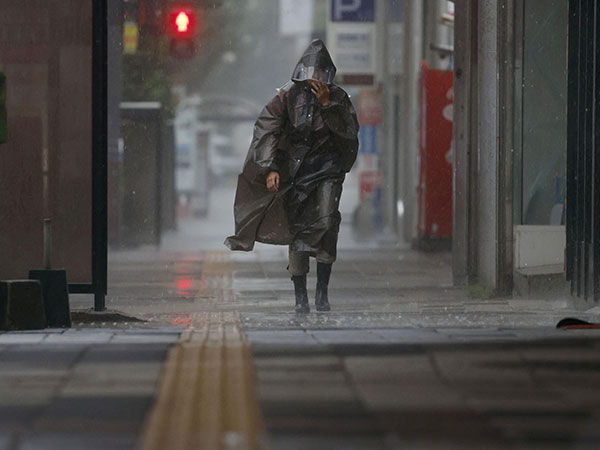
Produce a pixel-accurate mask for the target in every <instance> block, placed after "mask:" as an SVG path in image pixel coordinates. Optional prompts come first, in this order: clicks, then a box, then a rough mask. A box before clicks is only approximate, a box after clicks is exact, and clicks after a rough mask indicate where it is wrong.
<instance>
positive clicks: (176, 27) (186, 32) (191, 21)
mask: <svg viewBox="0 0 600 450" xmlns="http://www.w3.org/2000/svg"><path fill="white" fill-rule="evenodd" d="M168 28H169V33H170V34H171V35H172V36H173V37H175V38H177V37H179V38H185V37H192V36H193V35H194V34H195V31H196V13H195V12H194V10H193V9H192V8H191V7H179V8H174V9H172V10H171V11H170V13H169V15H168Z"/></svg>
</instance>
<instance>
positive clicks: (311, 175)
mask: <svg viewBox="0 0 600 450" xmlns="http://www.w3.org/2000/svg"><path fill="white" fill-rule="evenodd" d="M335 71H336V68H335V66H334V64H333V61H332V60H331V57H330V56H329V52H328V51H327V48H326V47H325V45H324V44H323V42H322V41H320V40H318V39H317V40H314V41H313V42H312V43H311V44H310V45H309V47H308V48H307V50H306V51H305V52H304V54H303V55H302V57H301V58H300V61H299V62H298V64H297V65H296V68H295V69H294V72H293V75H292V81H289V82H288V83H286V84H285V85H284V86H282V87H281V88H280V89H278V91H277V93H276V95H275V97H274V98H273V99H272V100H271V101H270V102H269V103H268V104H267V105H266V106H265V107H264V108H263V110H262V112H261V114H260V116H259V117H258V119H257V121H256V123H255V125H254V135H253V139H252V143H251V145H250V149H249V151H248V155H247V157H246V161H245V163H244V167H243V170H242V173H241V174H240V176H239V177H238V186H237V191H236V198H235V205H234V215H235V235H234V236H230V237H228V238H227V239H226V240H225V245H227V247H229V248H230V249H231V250H244V251H250V250H252V249H253V247H254V242H255V241H258V242H264V243H267V244H280V245H289V246H290V250H293V251H307V252H310V253H311V254H312V255H315V254H317V253H322V252H326V253H327V254H328V255H330V257H331V259H333V260H334V259H335V255H336V246H337V235H338V230H339V224H340V213H339V211H338V205H339V201H340V197H341V193H342V183H343V181H344V176H345V174H346V172H348V171H349V170H350V168H351V167H352V165H353V164H354V161H355V159H356V154H357V151H358V138H357V135H358V128H359V125H358V120H357V118H356V113H355V111H354V108H353V106H352V103H351V102H350V99H349V97H348V95H347V94H346V92H345V91H344V90H343V89H342V88H340V87H339V86H336V85H335V84H333V77H334V76H335ZM311 79H312V80H318V81H321V82H324V83H327V84H328V86H329V90H330V104H329V105H328V106H327V107H323V106H321V105H320V104H319V103H318V102H317V99H316V97H315V96H314V95H313V94H312V92H311V90H310V85H309V84H308V80H311ZM271 171H277V172H279V176H280V185H279V191H278V192H275V193H271V192H269V191H268V190H267V187H266V176H267V175H268V173H269V172H271Z"/></svg>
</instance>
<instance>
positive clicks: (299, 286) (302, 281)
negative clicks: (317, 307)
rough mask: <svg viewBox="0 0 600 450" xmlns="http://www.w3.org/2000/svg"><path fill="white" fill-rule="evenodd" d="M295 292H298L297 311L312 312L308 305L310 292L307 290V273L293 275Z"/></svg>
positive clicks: (302, 312)
mask: <svg viewBox="0 0 600 450" xmlns="http://www.w3.org/2000/svg"><path fill="white" fill-rule="evenodd" d="M292 281H293V282H294V292H295V293H296V313H298V314H307V313H309V312H310V307H309V306H308V293H307V292H306V275H298V276H292Z"/></svg>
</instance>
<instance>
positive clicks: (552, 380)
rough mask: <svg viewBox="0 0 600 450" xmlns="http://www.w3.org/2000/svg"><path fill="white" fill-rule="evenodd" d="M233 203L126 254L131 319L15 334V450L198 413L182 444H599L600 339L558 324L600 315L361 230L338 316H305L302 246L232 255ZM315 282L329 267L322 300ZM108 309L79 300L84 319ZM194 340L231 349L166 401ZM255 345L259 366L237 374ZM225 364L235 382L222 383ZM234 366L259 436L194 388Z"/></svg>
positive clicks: (344, 236) (228, 406)
mask: <svg viewBox="0 0 600 450" xmlns="http://www.w3.org/2000/svg"><path fill="white" fill-rule="evenodd" d="M232 195H233V194H232V191H231V190H229V189H219V190H216V191H215V192H214V193H213V197H212V199H211V215H210V218H209V219H208V220H200V219H194V218H189V219H187V220H185V221H183V222H182V223H181V224H180V227H179V230H178V232H177V233H174V232H173V233H170V234H169V235H168V236H166V237H165V239H164V240H163V245H162V248H161V249H155V248H139V249H127V250H115V251H112V252H111V254H110V277H109V282H110V292H109V296H108V298H107V307H108V308H109V309H110V310H116V311H119V312H120V313H122V314H123V315H124V316H125V317H121V318H119V319H118V320H117V319H115V316H114V315H106V314H98V315H96V316H94V315H93V314H86V315H83V316H78V317H85V319H81V320H79V321H77V320H75V323H74V328H73V329H71V330H42V331H39V332H10V333H0V381H1V383H0V449H2V450H5V449H6V450H17V449H19V450H20V449H63V450H70V449H83V448H85V449H133V448H135V445H136V441H137V440H139V439H140V437H141V436H146V440H147V439H148V438H147V436H148V433H149V432H150V433H152V432H158V431H161V432H164V433H165V434H163V435H161V436H162V437H161V439H169V438H168V436H169V434H168V433H169V432H172V431H173V430H171V429H170V428H173V427H174V425H173V426H166V425H164V423H163V424H162V425H160V424H161V423H162V422H161V421H158V422H155V425H154V426H152V427H150V429H149V427H148V426H146V427H145V428H144V423H152V422H151V421H149V422H148V420H149V419H148V418H149V417H151V416H152V417H163V416H161V414H164V412H165V410H162V412H161V409H160V408H165V407H167V408H173V409H172V411H173V412H174V411H175V409H177V408H189V409H187V410H186V411H190V412H189V414H188V415H190V416H193V418H194V419H193V420H192V419H190V423H189V424H188V423H186V424H181V423H179V425H178V431H179V432H180V434H182V435H185V436H188V437H189V439H190V440H191V441H190V442H191V444H190V443H189V442H188V446H187V447H186V446H185V444H182V445H183V446H181V447H177V446H168V447H166V446H163V448H165V449H167V448H169V449H170V448H198V449H203V448H240V449H241V448H258V447H259V446H260V447H262V448H266V449H283V450H295V449H298V450H300V449H302V450H312V449H314V450H334V449H336V450H337V449H339V450H342V449H345V450H346V449H352V450H375V449H419V450H420V449H440V450H441V449H444V450H448V449H509V448H510V449H513V448H515V449H596V448H600V431H599V430H600V332H599V331H596V330H589V331H566V330H556V329H555V324H556V323H557V322H558V320H560V319H561V318H563V317H566V316H576V317H579V318H583V319H587V320H597V319H598V312H600V309H599V308H593V309H591V310H588V311H576V310H574V309H572V308H571V306H570V303H569V299H568V298H557V299H556V298H555V299H552V300H550V299H543V298H540V299H510V298H508V299H504V298H494V299H480V298H471V297H469V295H468V294H467V293H466V292H465V290H463V289H460V288H455V287H453V286H452V277H451V268H450V254H449V253H447V252H430V253H423V252H417V251H414V250H411V249H410V248H408V247H406V246H399V247H396V246H390V245H389V244H385V243H383V244H382V243H381V242H380V243H378V242H376V241H372V242H368V243H356V242H354V241H353V239H352V230H351V226H350V224H349V223H348V221H346V222H343V223H342V230H341V236H340V251H339V256H338V262H337V263H336V264H335V265H334V268H333V274H332V280H331V285H330V302H331V304H332V311H331V312H330V313H316V312H315V311H314V308H312V311H311V313H310V314H308V315H306V316H297V315H295V314H294V312H293V301H294V300H293V298H294V295H293V290H292V283H291V281H290V279H289V276H288V274H287V272H286V270H285V267H286V264H287V263H286V257H287V249H286V248H284V247H269V246H264V245H259V246H257V249H256V250H255V251H254V252H252V253H248V254H245V253H236V254H232V253H231V252H229V251H228V250H227V249H225V248H224V247H223V246H222V240H223V238H224V237H225V236H226V235H228V234H230V233H231V231H232V219H231V207H230V205H231V204H232V199H233V197H232ZM315 283H316V280H315V270H314V266H313V267H312V270H311V273H310V274H309V296H310V298H311V303H314V287H315V286H314V285H315ZM91 304H92V299H91V298H89V297H87V296H72V297H71V306H72V308H76V309H85V308H89V307H90V306H91ZM95 317H97V319H96V318H95ZM127 317H130V318H138V319H141V320H143V322H134V321H132V320H131V319H127ZM184 330H186V333H187V334H186V337H185V339H187V341H186V340H185V339H184V338H180V334H181V333H182V332H183V331H184ZM211 330H213V331H211ZM219 330H221V331H219ZM238 330H239V334H238ZM190 333H192V334H193V333H196V334H197V335H198V336H199V337H198V338H197V342H200V343H206V342H208V343H209V344H210V342H213V347H211V348H213V349H219V348H222V351H217V352H216V353H213V354H212V356H211V355H210V354H209V353H210V352H208V351H207V350H202V348H207V347H202V346H203V345H205V344H198V352H200V353H198V355H199V356H197V357H196V356H194V357H193V358H197V360H196V359H195V361H196V362H195V363H194V365H193V367H194V368H193V370H194V371H195V372H193V373H196V372H197V375H196V378H194V377H191V378H190V377H188V378H187V379H186V380H187V381H186V382H185V383H174V384H172V385H171V386H172V390H170V389H171V388H168V389H167V388H165V383H166V382H165V373H169V371H168V370H166V369H165V367H167V366H168V367H171V368H172V369H169V370H171V371H172V373H173V376H177V374H178V373H181V371H183V370H190V369H189V367H190V366H189V365H188V366H181V368H179V369H178V368H177V367H178V366H177V365H176V364H175V365H173V364H172V361H173V359H172V358H173V355H174V352H175V351H179V350H181V349H184V348H189V346H190V345H191V344H190V342H192V341H193V340H194V338H193V336H192V335H190ZM202 333H204V334H202ZM211 333H212V334H211ZM219 333H220V334H219ZM228 333H229V334H228ZM232 333H233V334H232ZM231 335H235V336H234V339H233V340H231V339H229V337H228V336H231ZM219 336H221V337H219ZM178 339H183V341H182V340H180V341H179V343H177V341H178ZM206 339H208V341H207V340H206ZM211 339H212V341H211ZM246 343H247V344H248V345H247V346H246ZM209 347H210V345H209ZM232 348H234V349H240V350H239V352H237V353H236V351H234V350H232ZM169 349H170V350H169ZM246 349H247V351H248V353H247V355H249V356H248V358H249V359H248V361H251V364H250V365H249V366H243V365H240V364H241V363H240V364H238V363H235V364H233V363H232V361H245V359H244V358H246V356H244V355H245V353H244V351H246ZM230 352H231V357H227V355H228V354H230ZM207 354H208V355H209V356H208V358H209V359H202V358H204V357H206V355H207ZM218 355H222V356H218ZM236 358H237V359H236ZM165 361H167V363H166V364H165ZM180 361H181V360H180ZM183 362H184V363H185V360H183ZM215 364H217V365H219V366H218V367H219V370H221V372H218V373H220V374H221V375H219V376H218V377H216V378H207V377H208V376H209V375H207V373H208V372H207V371H210V370H213V369H214V367H215ZM185 367H188V369H185ZM235 367H237V369H235ZM240 367H243V369H242V370H241V371H240V369H239V368H240ZM234 370H237V372H236V373H238V375H240V376H241V377H242V378H244V380H245V381H244V382H247V383H250V384H248V385H245V386H246V387H245V388H244V389H246V388H247V389H251V390H252V391H253V392H255V394H256V397H255V398H254V403H257V407H258V408H257V409H256V410H260V413H256V412H254V413H252V416H253V417H252V420H251V422H252V423H251V424H250V425H248V427H249V428H244V426H243V425H240V428H236V426H237V425H235V423H238V422H239V421H242V422H243V417H242V418H240V419H239V421H238V422H236V421H235V420H233V419H232V417H233V415H234V412H232V410H239V409H240V408H241V407H242V406H243V408H246V409H245V410H248V411H255V410H254V409H252V408H253V406H252V402H253V400H252V399H253V396H252V395H251V393H249V394H248V395H247V400H248V403H244V402H245V401H246V400H244V402H242V403H239V402H240V399H239V398H235V397H236V396H235V395H234V396H232V395H231V392H233V391H232V390H233V389H236V387H235V386H230V385H231V383H226V382H223V387H222V388H221V390H219V391H218V392H221V394H219V395H220V396H219V395H216V396H214V395H212V394H210V393H209V394H194V395H197V396H200V397H201V399H200V401H204V403H202V404H203V405H204V406H203V408H202V411H203V412H204V413H206V412H207V411H208V413H209V414H207V415H206V417H204V418H202V417H200V414H201V412H202V411H199V406H198V404H199V403H198V402H195V401H188V400H186V396H187V397H190V398H196V397H194V395H192V394H191V393H192V392H200V393H202V392H206V391H203V390H202V389H203V388H200V387H198V388H197V389H196V387H195V385H194V383H195V382H194V381H193V380H194V379H197V380H203V379H212V380H218V379H223V380H227V379H231V375H230V374H231V373H233V371H234ZM161 373H162V374H163V378H162V381H161V378H160V374H161ZM244 374H245V375H244ZM248 374H250V375H248ZM214 375H215V372H214V370H213V372H211V374H210V376H213V377H214ZM223 377H224V378H223ZM228 377H229V378H228ZM166 378H169V376H167V377H166ZM198 382H199V383H200V382H201V381H198ZM211 383H217V381H213V382H211ZM167 384H168V383H167ZM211 385H212V384H211ZM212 391H214V389H213V390H212ZM209 392H210V390H209ZM159 393H160V395H159ZM186 394H189V395H186ZM165 396H166V397H165ZM206 396H212V397H214V398H213V399H212V400H211V401H212V402H213V403H206V401H205V400H206V398H205V397H206ZM158 397H160V398H161V399H162V400H160V401H158V402H157V403H156V404H155V406H153V399H156V398H158ZM171 397H173V398H177V399H180V400H179V401H177V402H175V401H171V400H169V399H170V398H171ZM236 402H237V403H236ZM161 405H162V406H161ZM165 405H166V406H165ZM207 405H208V406H207ZM210 405H212V406H210ZM232 405H242V406H235V407H234V406H232ZM213 411H214V413H215V414H214V415H212V416H211V414H210V413H211V412H213ZM166 412H167V413H168V412H169V410H168V409H167V410H166ZM256 415H262V418H261V417H258V418H257V417H254V416H256ZM180 416H181V415H180ZM165 417H166V416H165ZM182 417H186V415H185V414H184V415H183V416H182ZM211 417H213V418H214V417H219V418H221V419H218V420H213V421H212V422H211V420H212V419H211ZM145 421H146V422H145ZM179 422H181V421H179ZM156 423H158V424H159V425H156ZM206 423H212V425H211V426H212V427H213V428H212V429H211V430H206V429H203V428H202V427H204V426H205V425H204V424H206ZM239 423H241V422H239ZM232 424H234V425H232ZM161 427H162V428H164V430H157V429H158V428H161ZM248 430H250V431H248ZM207 431H211V432H213V434H214V433H215V432H218V433H217V434H218V436H217V437H216V438H215V436H214V435H213V436H211V437H210V439H209V438H208V437H207V436H206V432H207ZM202 433H204V434H202ZM202 436H204V437H202ZM256 436H258V438H257V439H258V440H257V441H254V440H253V439H254V438H256ZM214 439H216V441H215V440H214ZM183 440H185V439H183ZM165 442H169V441H165ZM215 442H216V443H215ZM143 448H150V447H148V446H147V445H144V446H143Z"/></svg>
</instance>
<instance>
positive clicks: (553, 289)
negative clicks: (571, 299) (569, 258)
mask: <svg viewBox="0 0 600 450" xmlns="http://www.w3.org/2000/svg"><path fill="white" fill-rule="evenodd" d="M563 271H564V269H563V265H562V264H555V265H549V266H533V267H523V268H520V269H516V270H515V271H514V273H513V282H514V294H515V295H516V296H517V297H524V298H530V297H540V296H544V298H550V297H557V298H558V297H565V296H568V295H569V292H570V283H569V282H568V281H567V280H566V279H565V276H564V273H563Z"/></svg>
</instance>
